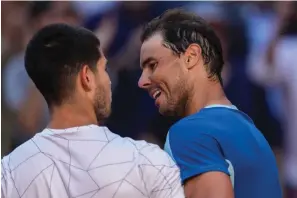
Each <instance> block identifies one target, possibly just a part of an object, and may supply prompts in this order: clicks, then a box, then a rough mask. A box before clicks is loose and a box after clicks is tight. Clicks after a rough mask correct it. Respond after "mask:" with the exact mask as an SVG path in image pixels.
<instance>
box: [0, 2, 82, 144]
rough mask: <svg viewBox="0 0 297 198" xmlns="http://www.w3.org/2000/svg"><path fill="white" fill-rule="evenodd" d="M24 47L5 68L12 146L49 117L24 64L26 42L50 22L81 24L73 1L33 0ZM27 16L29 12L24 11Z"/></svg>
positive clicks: (5, 91)
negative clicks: (12, 122)
mask: <svg viewBox="0 0 297 198" xmlns="http://www.w3.org/2000/svg"><path fill="white" fill-rule="evenodd" d="M28 6H29V9H28V13H27V16H28V17H27V21H26V20H25V21H23V22H24V23H25V22H26V26H25V27H24V30H23V31H24V40H23V41H22V42H21V43H22V46H21V51H20V52H18V53H17V54H15V55H13V56H12V57H10V59H9V60H8V62H7V65H6V66H5V69H4V72H3V78H4V89H3V91H4V100H5V102H6V104H7V106H8V108H9V110H11V111H13V112H14V113H15V114H16V117H17V118H16V119H17V121H16V124H14V129H13V130H14V131H15V133H13V137H12V139H13V143H12V147H13V148H14V147H15V146H18V145H19V144H20V143H22V142H23V141H24V140H26V139H28V138H30V137H31V136H32V135H33V134H34V133H35V132H37V131H38V130H39V129H41V128H43V127H44V126H45V125H46V123H47V120H48V119H49V118H48V117H47V112H46V109H47V108H46V106H45V105H46V103H45V101H44V100H43V98H42V97H41V95H40V93H39V91H38V90H37V89H36V87H35V86H34V85H33V83H32V82H31V80H30V78H29V76H28V75H27V72H26V71H25V67H24V52H25V46H26V43H27V42H28V40H29V39H30V38H31V36H32V35H33V34H34V33H35V32H36V31H37V30H38V29H40V28H42V27H43V26H45V25H48V24H51V23H59V22H61V23H69V24H79V16H78V15H77V14H76V11H75V10H74V9H73V7H72V4H71V2H56V1H53V2H49V1H48V2H30V4H29V5H28ZM25 16H26V15H25ZM23 17H24V16H23ZM24 18H25V17H24ZM11 20H14V19H11Z"/></svg>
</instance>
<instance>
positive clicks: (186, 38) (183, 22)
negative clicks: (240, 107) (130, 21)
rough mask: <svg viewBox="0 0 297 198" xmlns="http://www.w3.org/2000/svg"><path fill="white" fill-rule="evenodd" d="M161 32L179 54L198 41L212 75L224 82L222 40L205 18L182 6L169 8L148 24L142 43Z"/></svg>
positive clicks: (166, 42) (169, 45) (168, 44)
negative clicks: (222, 75)
mask: <svg viewBox="0 0 297 198" xmlns="http://www.w3.org/2000/svg"><path fill="white" fill-rule="evenodd" d="M157 32H161V33H162V34H163V37H164V42H165V45H164V46H166V47H168V48H170V49H171V50H172V51H173V52H174V53H175V54H177V55H180V54H182V53H184V52H185V51H186V50H187V48H188V47H189V46H190V45H191V44H193V43H195V44H198V45H199V46H200V47H201V51H202V52H201V53H202V57H203V59H204V64H205V65H206V66H207V67H206V69H207V71H208V74H209V77H210V78H212V79H217V80H219V82H220V83H221V84H222V79H221V71H222V68H223V65H224V60H223V54H222V46H221V42H220V40H219V38H218V36H217V35H216V34H215V32H214V30H213V29H212V27H211V26H210V25H208V24H207V22H206V21H205V20H204V19H202V18H201V17H199V16H198V15H196V14H195V13H191V12H188V11H185V10H182V9H172V10H168V11H166V12H164V13H163V14H162V15H160V16H159V17H157V18H155V19H153V20H152V21H151V22H150V23H148V24H147V25H146V26H145V28H144V31H143V34H142V36H141V42H144V41H146V40H147V39H149V38H150V37H151V36H153V35H154V34H155V33H157Z"/></svg>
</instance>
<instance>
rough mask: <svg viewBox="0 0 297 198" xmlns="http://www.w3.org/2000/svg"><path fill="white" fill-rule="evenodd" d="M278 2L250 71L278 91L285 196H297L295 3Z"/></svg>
mask: <svg viewBox="0 0 297 198" xmlns="http://www.w3.org/2000/svg"><path fill="white" fill-rule="evenodd" d="M281 4H282V5H279V6H278V8H281V9H279V10H278V11H279V13H278V20H277V21H276V23H275V27H276V29H275V31H274V32H272V35H273V37H272V39H271V40H270V44H269V45H268V46H267V48H266V50H264V51H262V53H259V54H257V56H255V57H254V59H253V62H252V63H251V65H250V69H249V73H250V76H251V78H252V79H253V80H254V81H255V82H257V83H259V84H261V85H262V86H265V87H269V88H270V89H277V90H280V91H281V92H280V93H281V94H282V98H281V99H280V100H278V102H279V103H281V106H282V107H283V108H281V109H282V110H283V111H282V116H280V118H281V122H282V123H283V128H284V131H285V138H284V140H285V142H284V148H285V154H284V157H285V161H284V176H285V178H284V179H285V183H286V185H287V186H288V189H290V190H289V191H288V196H287V197H297V144H296V140H297V122H296V120H297V84H296V83H295V81H296V80H297V56H296V54H297V13H296V10H297V3H296V2H294V3H292V2H284V3H281Z"/></svg>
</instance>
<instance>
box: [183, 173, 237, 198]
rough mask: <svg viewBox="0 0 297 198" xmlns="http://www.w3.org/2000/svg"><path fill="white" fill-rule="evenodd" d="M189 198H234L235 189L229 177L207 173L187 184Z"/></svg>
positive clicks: (223, 174)
mask: <svg viewBox="0 0 297 198" xmlns="http://www.w3.org/2000/svg"><path fill="white" fill-rule="evenodd" d="M185 195H186V197H187V198H233V197H234V193H233V188H232V184H231V181H230V178H229V176H228V175H226V174H225V173H222V172H207V173H203V174H201V175H199V176H195V177H193V178H191V179H189V180H188V181H186V182H185Z"/></svg>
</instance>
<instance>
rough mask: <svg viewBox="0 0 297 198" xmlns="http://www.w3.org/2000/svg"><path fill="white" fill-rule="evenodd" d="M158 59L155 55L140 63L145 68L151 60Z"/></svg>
mask: <svg viewBox="0 0 297 198" xmlns="http://www.w3.org/2000/svg"><path fill="white" fill-rule="evenodd" d="M155 60H156V59H155V58H153V57H148V58H146V59H145V60H144V61H143V62H142V63H141V65H140V67H141V68H142V69H143V68H144V67H145V66H146V65H147V64H148V63H149V62H151V61H155Z"/></svg>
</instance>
